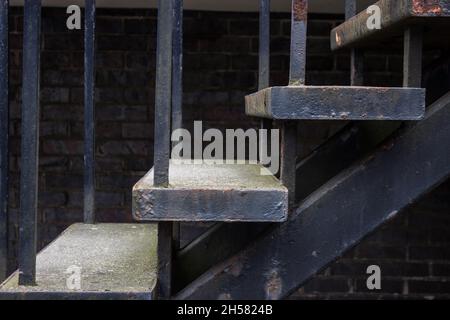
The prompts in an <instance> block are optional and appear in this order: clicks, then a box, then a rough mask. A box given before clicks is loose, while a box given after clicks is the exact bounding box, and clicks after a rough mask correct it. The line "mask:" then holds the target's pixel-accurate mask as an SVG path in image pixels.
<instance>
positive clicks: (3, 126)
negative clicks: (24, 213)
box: [0, 0, 9, 282]
mask: <svg viewBox="0 0 450 320" xmlns="http://www.w3.org/2000/svg"><path fill="white" fill-rule="evenodd" d="M8 10H9V0H0V282H2V281H3V280H4V279H5V278H6V273H7V269H8V180H9V179H8V178H9V143H8V140H9V96H8V91H9V90H8V83H9V80H8V78H9V73H8V68H9V61H8V60H9V46H8Z"/></svg>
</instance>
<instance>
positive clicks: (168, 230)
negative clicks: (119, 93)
mask: <svg viewBox="0 0 450 320" xmlns="http://www.w3.org/2000/svg"><path fill="white" fill-rule="evenodd" d="M175 1H179V0H159V6H158V40H157V58H156V98H155V146H154V153H155V157H154V168H153V173H154V177H153V182H154V184H155V186H159V187H167V186H168V185H169V161H170V121H171V106H172V63H173V61H172V56H173V51H172V50H173V49H172V46H173V43H172V41H173V39H172V38H173V19H174V7H175V6H174V2H175ZM172 238H173V223H171V222H160V223H158V269H159V274H158V297H159V298H160V299H169V298H170V296H171V294H172V292H171V291H172Z"/></svg>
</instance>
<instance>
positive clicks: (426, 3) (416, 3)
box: [413, 0, 442, 15]
mask: <svg viewBox="0 0 450 320" xmlns="http://www.w3.org/2000/svg"><path fill="white" fill-rule="evenodd" d="M413 12H414V13H415V14H427V13H433V14H438V15H439V14H441V13H442V7H441V5H440V0H413Z"/></svg>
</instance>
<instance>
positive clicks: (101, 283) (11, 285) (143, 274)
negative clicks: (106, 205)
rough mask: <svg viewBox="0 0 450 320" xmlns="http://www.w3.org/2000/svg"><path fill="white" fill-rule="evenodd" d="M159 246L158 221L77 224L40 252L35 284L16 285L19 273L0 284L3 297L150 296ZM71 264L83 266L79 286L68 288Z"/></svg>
mask: <svg viewBox="0 0 450 320" xmlns="http://www.w3.org/2000/svg"><path fill="white" fill-rule="evenodd" d="M156 244H157V227H156V225H150V224H95V225H87V224H74V225H72V226H70V227H69V228H68V229H67V230H66V231H64V232H63V233H62V235H61V236H59V237H58V238H57V239H56V240H55V241H53V242H52V243H51V244H49V245H48V246H47V247H46V248H44V249H43V250H42V251H41V252H40V253H39V254H38V255H37V260H36V282H37V285H36V286H20V285H18V272H16V273H14V274H13V275H12V276H11V277H10V278H9V279H7V280H6V281H5V282H4V283H3V284H2V285H1V286H0V296H1V295H3V294H5V293H18V294H24V293H27V292H28V293H46V292H48V293H62V294H66V295H68V296H71V295H74V296H77V294H82V293H86V292H91V293H93V294H94V295H95V293H106V294H108V293H109V294H114V295H116V297H117V295H119V296H120V294H123V295H125V296H127V297H129V298H132V297H133V295H137V296H139V297H140V298H145V297H148V298H150V297H151V296H152V292H153V290H154V288H155V284H156V275H157V257H156ZM73 266H75V267H79V268H81V269H80V271H81V289H80V290H70V289H69V288H68V286H67V279H68V278H69V277H70V275H71V273H69V272H70V267H73ZM71 272H73V270H72V271H71ZM137 296H136V297H137ZM22 297H23V296H22ZM25 297H26V295H25Z"/></svg>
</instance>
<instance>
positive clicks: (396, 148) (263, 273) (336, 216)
mask: <svg viewBox="0 0 450 320" xmlns="http://www.w3.org/2000/svg"><path fill="white" fill-rule="evenodd" d="M449 135H450V93H448V94H447V95H445V96H444V97H443V98H441V99H440V100H438V101H437V102H436V103H435V104H434V105H433V106H432V107H430V110H429V111H428V112H427V115H426V117H425V119H424V120H423V121H421V122H419V123H418V124H416V125H414V126H409V127H408V128H407V129H405V130H402V131H401V132H400V133H399V134H398V135H397V136H396V137H394V138H393V139H391V140H389V142H388V143H386V144H385V145H384V146H382V147H381V148H380V149H379V150H378V151H376V152H375V153H374V154H373V155H371V156H370V157H368V158H366V159H365V160H364V161H362V162H360V163H358V164H356V165H354V166H353V167H351V168H350V169H349V170H347V171H345V172H342V173H341V174H340V175H338V176H337V177H335V178H334V179H332V180H331V181H329V183H327V184H326V185H324V186H323V187H322V188H321V189H319V190H317V191H316V192H315V193H313V194H312V195H311V196H310V197H308V198H307V199H306V200H305V201H304V202H303V203H302V204H301V206H300V207H299V208H298V210H297V211H296V213H295V214H294V215H293V216H292V219H291V220H290V221H288V222H286V223H285V224H283V225H281V226H279V227H274V228H273V229H272V230H271V231H270V232H267V233H265V234H264V235H263V236H262V237H261V238H260V239H258V240H257V241H256V242H255V243H253V244H252V245H250V246H249V247H248V248H247V249H245V250H244V251H242V252H241V253H239V254H238V255H236V256H234V257H232V258H231V259H229V260H227V261H225V262H224V263H222V264H220V265H218V266H216V267H214V268H212V269H211V270H209V271H208V272H206V273H205V274H204V275H203V276H201V277H200V278H199V279H198V280H197V281H195V282H193V283H192V284H191V285H190V286H189V287H187V288H185V289H184V290H183V291H182V292H181V293H179V294H178V295H177V297H176V298H177V299H217V298H223V299H250V298H252V299H280V298H283V297H286V296H288V295H289V294H290V293H292V292H293V291H294V290H295V289H296V288H298V287H299V286H300V285H301V284H303V283H304V282H305V281H306V280H308V279H309V278H310V277H311V276H313V275H314V274H315V273H317V272H318V271H320V270H321V269H322V268H324V267H326V266H327V265H328V264H329V263H331V262H332V261H334V260H335V259H337V258H339V257H340V256H341V255H342V254H344V253H345V251H347V250H348V249H350V248H352V247H353V246H355V245H356V244H357V243H358V242H360V241H361V240H362V239H363V238H364V237H365V236H367V235H368V234H369V233H371V232H372V231H374V230H375V229H376V228H377V227H379V226H380V225H382V224H383V223H385V222H387V221H389V220H390V219H392V218H394V217H395V216H396V215H397V214H398V213H399V212H400V211H401V210H403V209H405V208H406V207H408V206H409V205H411V204H412V203H414V202H415V201H416V200H418V199H419V198H420V197H421V196H422V195H424V194H425V193H427V192H428V191H430V190H432V189H433V188H434V187H436V186H437V185H438V184H439V183H441V182H443V181H444V180H445V179H447V178H448V177H449V176H450V152H449V150H450V140H449V139H448V137H449Z"/></svg>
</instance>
